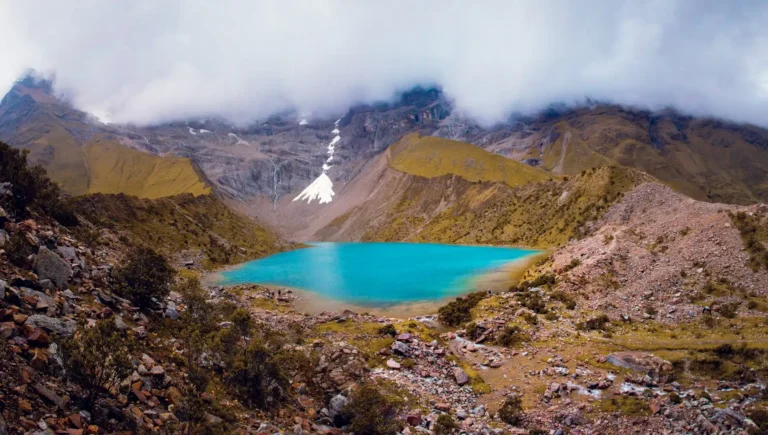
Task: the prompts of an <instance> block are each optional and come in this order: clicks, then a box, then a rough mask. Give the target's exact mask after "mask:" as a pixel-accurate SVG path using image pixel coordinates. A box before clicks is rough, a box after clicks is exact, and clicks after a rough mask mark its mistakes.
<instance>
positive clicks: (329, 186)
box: [293, 171, 335, 204]
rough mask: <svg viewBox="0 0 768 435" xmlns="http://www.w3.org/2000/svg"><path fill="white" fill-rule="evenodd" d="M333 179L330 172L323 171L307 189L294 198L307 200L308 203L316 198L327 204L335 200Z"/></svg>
mask: <svg viewBox="0 0 768 435" xmlns="http://www.w3.org/2000/svg"><path fill="white" fill-rule="evenodd" d="M334 195H335V193H334V192H333V181H331V179H330V178H329V177H328V174H326V173H325V171H323V173H322V174H320V176H319V177H317V179H316V180H315V181H313V182H312V184H310V185H309V186H307V188H306V189H304V190H303V191H302V192H301V193H300V194H299V196H297V197H296V198H294V199H293V200H294V201H303V200H305V199H306V200H307V204H310V203H311V202H312V201H314V200H318V201H320V204H325V203H328V202H331V201H333V196H334Z"/></svg>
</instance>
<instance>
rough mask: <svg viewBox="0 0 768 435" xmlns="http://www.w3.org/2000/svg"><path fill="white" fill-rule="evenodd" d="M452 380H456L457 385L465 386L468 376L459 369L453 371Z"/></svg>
mask: <svg viewBox="0 0 768 435" xmlns="http://www.w3.org/2000/svg"><path fill="white" fill-rule="evenodd" d="M453 378H454V379H456V383H457V384H459V385H466V384H467V383H469V375H468V374H467V372H465V371H464V370H462V369H461V368H459V367H456V368H454V369H453Z"/></svg>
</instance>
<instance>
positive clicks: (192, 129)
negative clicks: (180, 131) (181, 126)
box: [187, 127, 197, 136]
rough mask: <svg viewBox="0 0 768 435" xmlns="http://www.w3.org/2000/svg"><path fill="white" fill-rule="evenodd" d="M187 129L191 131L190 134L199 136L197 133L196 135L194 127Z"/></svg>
mask: <svg viewBox="0 0 768 435" xmlns="http://www.w3.org/2000/svg"><path fill="white" fill-rule="evenodd" d="M187 128H188V129H189V133H190V134H194V135H195V136H197V133H195V129H194V128H192V127H187Z"/></svg>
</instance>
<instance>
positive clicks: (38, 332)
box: [27, 328, 51, 347]
mask: <svg viewBox="0 0 768 435" xmlns="http://www.w3.org/2000/svg"><path fill="white" fill-rule="evenodd" d="M27 342H28V343H29V344H31V345H33V346H37V347H48V345H50V344H51V339H50V337H48V334H46V333H45V331H43V330H42V329H40V328H35V329H34V330H33V331H32V333H31V334H29V335H28V336H27Z"/></svg>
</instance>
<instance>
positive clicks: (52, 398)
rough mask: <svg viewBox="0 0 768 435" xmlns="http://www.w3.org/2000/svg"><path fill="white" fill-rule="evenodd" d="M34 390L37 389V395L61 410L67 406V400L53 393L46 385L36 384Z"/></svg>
mask: <svg viewBox="0 0 768 435" xmlns="http://www.w3.org/2000/svg"><path fill="white" fill-rule="evenodd" d="M33 388H34V389H35V391H37V394H39V395H40V396H42V397H44V398H45V399H46V400H48V401H49V402H51V403H53V404H54V405H56V406H58V407H59V408H60V409H63V408H64V407H65V406H66V405H67V401H66V399H64V398H62V397H61V396H59V395H58V394H56V393H55V392H53V390H51V389H50V388H48V387H46V386H44V385H41V384H35V385H34V386H33Z"/></svg>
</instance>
